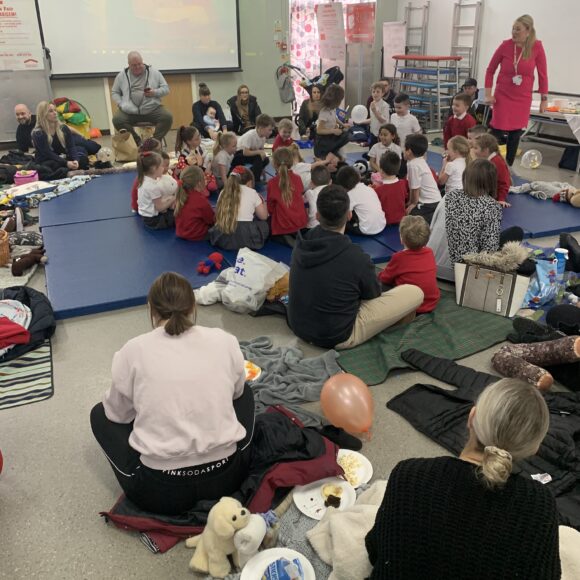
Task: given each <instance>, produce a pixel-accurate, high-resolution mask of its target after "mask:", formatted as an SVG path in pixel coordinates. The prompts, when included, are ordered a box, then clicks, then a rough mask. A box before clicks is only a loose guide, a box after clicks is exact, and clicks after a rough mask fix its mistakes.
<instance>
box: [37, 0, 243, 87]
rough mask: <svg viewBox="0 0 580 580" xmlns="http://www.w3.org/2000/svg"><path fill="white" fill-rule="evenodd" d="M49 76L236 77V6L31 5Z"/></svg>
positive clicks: (214, 2)
mask: <svg viewBox="0 0 580 580" xmlns="http://www.w3.org/2000/svg"><path fill="white" fill-rule="evenodd" d="M37 3H38V7H39V12H40V20H41V26H42V33H43V38H44V45H45V46H46V47H47V48H48V49H49V50H50V53H51V59H52V74H53V76H54V77H63V76H98V75H103V76H106V75H110V74H116V73H118V72H119V71H120V70H121V69H123V68H124V67H126V66H127V53H128V52H130V51H131V50H137V51H139V52H140V53H141V54H142V56H143V60H144V61H145V63H146V64H151V65H152V66H154V67H155V68H156V69H158V70H162V71H171V72H200V71H217V70H219V71H234V70H240V50H239V25H238V0H163V1H160V0H37Z"/></svg>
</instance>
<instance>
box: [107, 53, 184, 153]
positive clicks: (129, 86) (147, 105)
mask: <svg viewBox="0 0 580 580" xmlns="http://www.w3.org/2000/svg"><path fill="white" fill-rule="evenodd" d="M127 62H128V64H129V66H128V67H127V68H125V69H123V70H122V71H121V72H120V73H119V74H118V75H117V77H116V78H115V82H114V83H113V88H112V90H111V97H112V98H113V101H115V103H117V106H118V107H119V110H118V111H117V112H116V113H115V114H114V115H113V125H114V126H115V129H116V130H117V131H120V130H121V129H126V130H127V131H130V132H131V133H132V134H133V137H134V138H135V141H136V142H137V144H139V143H140V141H141V139H140V137H139V136H138V135H137V133H135V129H134V127H135V125H137V124H138V123H150V124H151V125H155V134H154V137H155V139H159V140H160V141H161V140H162V139H163V137H165V135H166V134H167V132H168V131H169V130H170V129H171V124H172V123H173V115H172V114H171V113H170V112H169V111H168V110H167V109H166V108H165V107H164V106H163V105H162V104H161V97H164V96H165V95H168V94H169V86H168V84H167V83H166V82H165V79H164V78H163V75H162V74H161V73H160V72H159V71H158V70H156V69H154V68H153V67H152V66H150V65H148V64H144V63H143V57H142V56H141V55H140V54H139V53H138V52H137V51H131V52H130V53H129V54H128V56H127Z"/></svg>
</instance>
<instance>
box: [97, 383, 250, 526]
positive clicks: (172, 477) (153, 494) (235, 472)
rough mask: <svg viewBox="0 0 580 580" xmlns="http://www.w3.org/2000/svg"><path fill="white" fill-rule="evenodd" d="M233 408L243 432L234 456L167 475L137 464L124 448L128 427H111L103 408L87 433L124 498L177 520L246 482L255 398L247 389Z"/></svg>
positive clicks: (130, 427) (133, 453)
mask: <svg viewBox="0 0 580 580" xmlns="http://www.w3.org/2000/svg"><path fill="white" fill-rule="evenodd" d="M233 405H234V411H235V413H236V417H237V418H238V421H239V422H240V423H241V424H242V426H243V427H244V428H245V429H246V436H245V437H244V439H242V440H241V441H239V442H238V449H237V451H236V452H235V453H234V454H233V455H231V456H230V457H227V458H223V459H222V460H220V461H213V462H211V463H207V464H204V465H196V466H192V467H182V468H180V469H174V470H168V471H160V470H157V469H151V468H149V467H146V466H145V465H143V464H142V463H141V457H140V454H139V453H138V452H137V451H135V450H134V449H133V448H132V447H131V446H130V445H129V435H131V431H132V430H133V423H127V424H121V423H113V421H110V420H109V419H107V416H106V415H105V409H104V407H103V404H102V403H99V404H98V405H95V407H93V410H92V411H91V428H92V430H93V434H94V436H95V438H96V440H97V442H98V443H99V445H100V446H101V448H102V449H103V451H104V453H105V455H106V457H107V459H108V460H109V462H110V463H111V466H112V468H113V473H114V474H115V476H116V478H117V481H118V482H119V484H120V485H121V487H122V488H123V491H124V492H125V495H126V496H127V497H128V498H129V499H130V500H131V501H132V502H133V503H135V504H136V505H137V506H139V507H140V508H141V509H144V510H146V511H149V512H152V513H157V514H165V515H177V514H181V513H183V512H186V511H187V510H189V509H191V508H192V507H193V506H194V505H195V504H196V502H198V501H199V500H202V499H210V500H211V499H219V498H221V497H222V496H224V495H231V494H232V493H234V492H235V491H237V490H238V489H239V488H240V486H241V484H242V482H243V481H244V480H245V479H246V477H247V473H248V466H249V462H250V456H251V448H252V437H253V434H254V394H253V393H252V389H251V387H250V386H249V385H248V384H246V386H245V388H244V392H243V394H242V396H241V397H240V398H239V399H236V400H235V401H234V402H233Z"/></svg>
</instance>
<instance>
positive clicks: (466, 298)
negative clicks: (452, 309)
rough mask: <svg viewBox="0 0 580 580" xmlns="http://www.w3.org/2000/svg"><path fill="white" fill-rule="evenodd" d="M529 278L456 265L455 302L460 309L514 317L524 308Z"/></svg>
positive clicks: (470, 265)
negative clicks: (461, 307)
mask: <svg viewBox="0 0 580 580" xmlns="http://www.w3.org/2000/svg"><path fill="white" fill-rule="evenodd" d="M528 283H529V278H526V277H525V276H518V275H517V274H516V273H515V272H499V271H498V270H492V269H491V268H485V267H484V266H476V265H472V264H461V263H456V264H455V299H456V302H457V304H458V305H459V306H465V307H466V308H472V309H473V310H479V311H481V312H489V313H491V314H499V315H500V316H505V317H512V316H515V315H516V312H517V311H518V310H519V309H520V308H521V307H522V305H523V302H524V297H525V295H526V291H527V289H528Z"/></svg>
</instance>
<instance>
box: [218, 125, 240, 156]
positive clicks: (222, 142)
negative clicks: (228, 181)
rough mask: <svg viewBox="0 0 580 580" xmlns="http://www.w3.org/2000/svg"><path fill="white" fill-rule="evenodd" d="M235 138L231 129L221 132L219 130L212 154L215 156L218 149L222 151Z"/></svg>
mask: <svg viewBox="0 0 580 580" xmlns="http://www.w3.org/2000/svg"><path fill="white" fill-rule="evenodd" d="M235 139H237V137H236V134H235V133H232V132H231V131H230V132H229V133H222V132H221V131H219V133H218V134H217V139H216V140H215V145H214V146H213V156H214V157H215V156H216V155H217V154H218V153H219V152H220V151H223V150H224V149H225V148H226V147H227V146H228V145H231V144H232V143H233V142H234V140H235Z"/></svg>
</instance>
